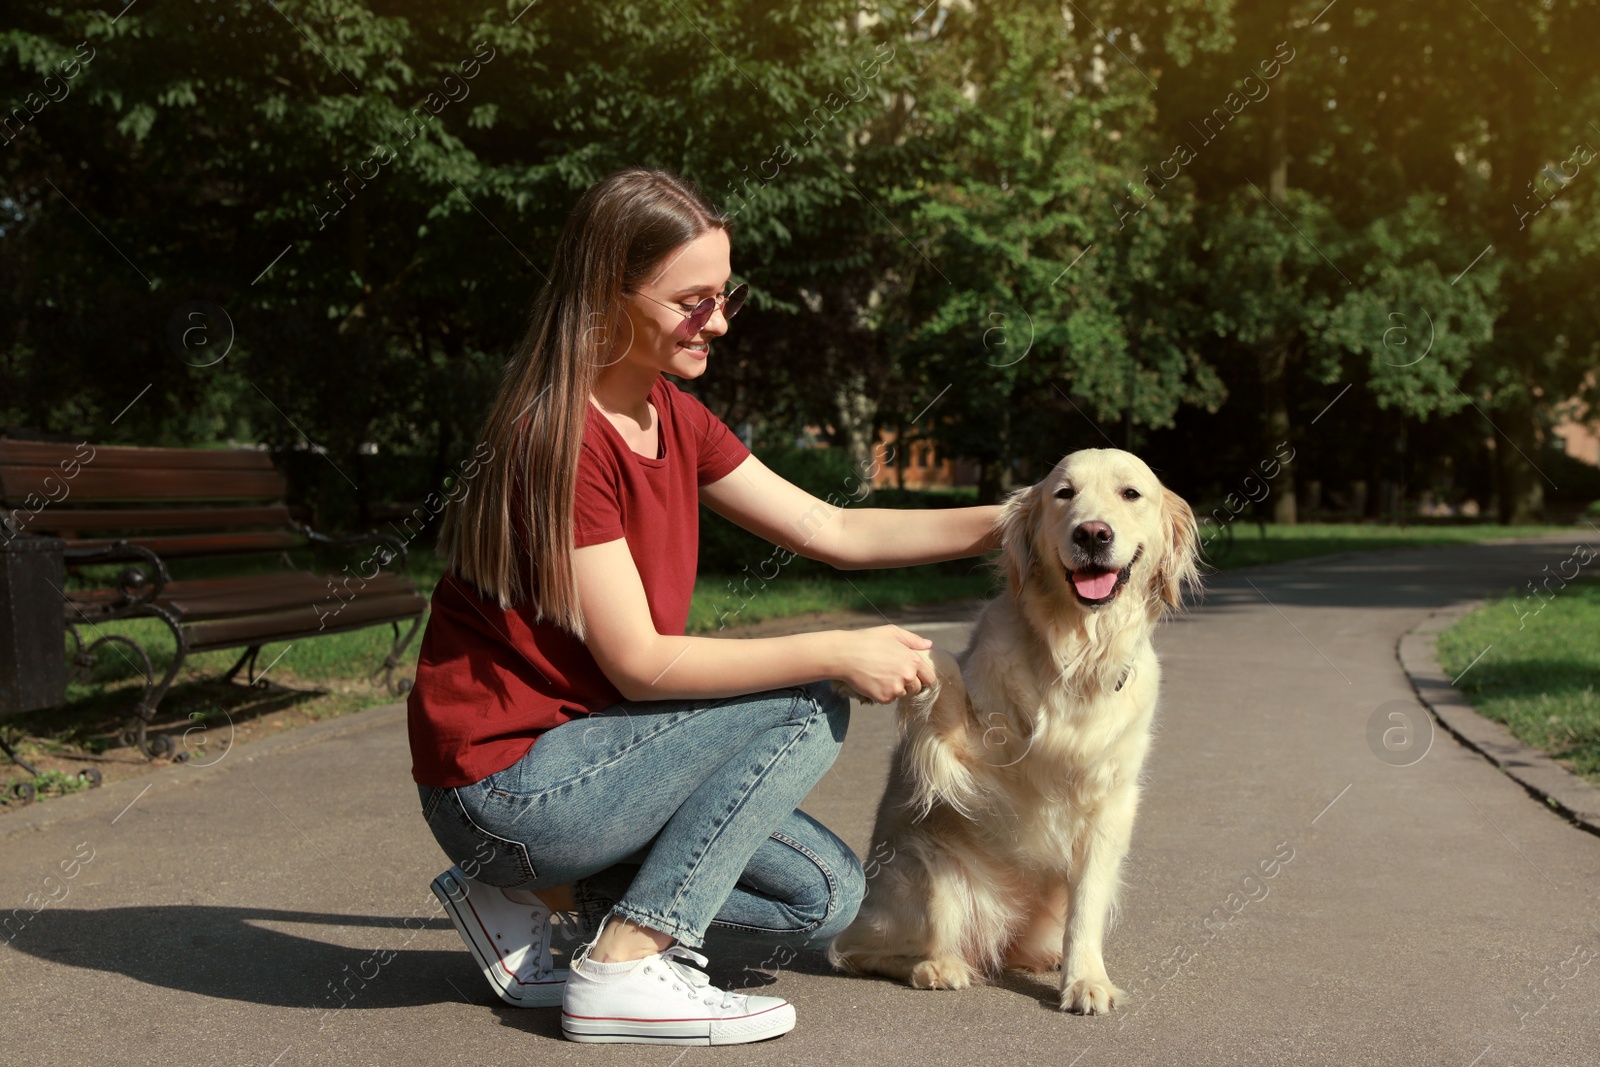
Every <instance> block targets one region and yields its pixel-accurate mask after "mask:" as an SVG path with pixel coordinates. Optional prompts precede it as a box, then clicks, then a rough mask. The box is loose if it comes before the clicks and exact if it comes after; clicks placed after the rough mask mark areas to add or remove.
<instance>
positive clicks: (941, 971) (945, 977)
mask: <svg viewBox="0 0 1600 1067" xmlns="http://www.w3.org/2000/svg"><path fill="white" fill-rule="evenodd" d="M972 977H973V971H972V968H971V967H969V966H967V963H966V961H965V960H962V959H960V958H958V957H955V956H942V957H940V958H939V959H934V960H923V961H922V962H921V963H919V964H917V965H916V966H915V967H913V968H911V985H912V988H914V989H965V988H967V987H968V986H970V985H971V984H972Z"/></svg>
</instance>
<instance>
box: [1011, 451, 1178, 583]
mask: <svg viewBox="0 0 1600 1067" xmlns="http://www.w3.org/2000/svg"><path fill="white" fill-rule="evenodd" d="M1000 525H1001V530H1002V543H1001V560H1002V566H1003V568H1004V570H1005V572H1006V575H1007V579H1008V582H1009V585H1010V588H1011V593H1012V595H1013V596H1020V595H1022V593H1023V592H1024V591H1025V590H1026V589H1027V588H1028V587H1029V583H1030V581H1031V582H1034V583H1037V587H1038V588H1039V590H1040V591H1041V592H1044V593H1047V594H1057V595H1060V596H1062V597H1063V598H1070V601H1071V602H1074V603H1076V604H1077V605H1078V606H1079V607H1081V608H1083V609H1085V610H1088V611H1099V610H1101V609H1103V608H1105V607H1107V606H1108V605H1110V604H1113V603H1115V602H1116V601H1118V600H1119V599H1121V598H1123V597H1124V596H1126V595H1127V591H1128V589H1129V588H1130V587H1131V588H1132V589H1133V590H1134V596H1135V597H1136V598H1137V599H1139V600H1141V601H1143V602H1144V603H1145V604H1146V606H1147V607H1148V608H1149V609H1150V610H1151V611H1152V612H1153V613H1157V614H1159V613H1160V612H1161V611H1163V610H1165V609H1166V608H1176V607H1178V606H1179V604H1180V603H1181V602H1182V599H1183V594H1184V592H1185V591H1186V590H1189V589H1193V588H1195V587H1197V586H1198V585H1199V581H1200V571H1199V566H1198V553H1199V547H1200V542H1199V535H1198V528H1197V526H1196V523H1195V518H1194V512H1193V511H1192V510H1190V508H1189V505H1188V504H1187V503H1185V502H1184V500H1183V498H1182V497H1180V496H1178V494H1176V493H1174V492H1173V491H1172V490H1170V489H1167V488H1166V487H1164V486H1163V485H1162V484H1161V481H1160V480H1159V479H1158V478H1157V477H1156V476H1155V474H1154V473H1153V472H1152V471H1151V470H1150V468H1149V467H1147V466H1145V464H1144V461H1143V460H1141V459H1139V457H1137V456H1135V455H1133V454H1131V453H1128V452H1123V451H1121V450H1119V449H1112V448H1086V449H1083V450H1081V451H1078V452H1073V453H1072V454H1071V455H1069V456H1067V457H1066V458H1065V459H1063V460H1062V461H1061V462H1060V463H1057V464H1056V466H1055V469H1053V470H1052V471H1051V472H1050V473H1049V474H1048V475H1047V476H1046V477H1045V479H1044V480H1043V481H1041V482H1039V483H1038V484H1037V485H1033V486H1029V487H1028V488H1026V489H1019V490H1017V491H1016V492H1015V493H1013V494H1012V495H1011V496H1010V497H1009V498H1008V499H1007V500H1006V502H1005V506H1004V508H1003V509H1002V511H1001V516H1000Z"/></svg>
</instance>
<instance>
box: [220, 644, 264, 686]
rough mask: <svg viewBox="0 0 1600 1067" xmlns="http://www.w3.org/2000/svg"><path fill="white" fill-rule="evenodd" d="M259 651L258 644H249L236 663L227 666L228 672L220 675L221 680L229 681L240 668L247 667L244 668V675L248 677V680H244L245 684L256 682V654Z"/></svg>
mask: <svg viewBox="0 0 1600 1067" xmlns="http://www.w3.org/2000/svg"><path fill="white" fill-rule="evenodd" d="M260 653H261V646H260V645H251V646H250V647H249V648H247V649H245V650H244V655H242V656H240V657H239V661H238V662H237V663H235V664H234V665H233V666H231V667H229V668H228V673H227V674H224V675H223V676H222V680H223V681H224V682H231V681H233V680H234V678H235V677H236V676H237V675H238V673H239V671H240V670H241V669H246V668H248V669H246V670H245V677H246V678H248V679H249V681H248V682H246V683H245V684H246V685H255V684H256V656H258V655H259V654H260Z"/></svg>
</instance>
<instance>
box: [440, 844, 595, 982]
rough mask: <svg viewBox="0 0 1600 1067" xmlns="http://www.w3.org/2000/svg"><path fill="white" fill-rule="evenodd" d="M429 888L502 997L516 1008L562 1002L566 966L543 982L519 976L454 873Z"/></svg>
mask: <svg viewBox="0 0 1600 1067" xmlns="http://www.w3.org/2000/svg"><path fill="white" fill-rule="evenodd" d="M432 889H433V895H434V896H435V897H438V898H439V903H440V904H442V905H443V906H444V912H445V914H446V915H448V916H450V921H451V922H452V923H453V924H455V928H456V933H458V934H460V935H461V940H462V941H464V942H466V945H467V948H468V950H469V951H471V953H472V958H473V959H474V960H475V961H476V962H477V964H478V969H479V970H481V971H482V972H483V976H484V978H486V979H487V980H488V982H489V985H490V986H492V987H493V988H494V991H495V993H496V995H498V996H499V997H500V999H501V1000H503V1001H505V1002H506V1003H507V1004H510V1005H511V1006H512V1007H517V1008H555V1007H559V1006H560V1005H561V997H562V994H563V993H564V992H565V991H566V988H567V971H566V969H565V968H560V967H558V968H556V969H555V970H554V971H553V972H551V975H550V977H549V979H547V980H543V981H536V982H530V981H526V980H523V979H519V978H518V977H517V975H516V973H515V972H514V971H513V970H512V969H511V968H510V967H508V966H506V963H505V959H504V958H503V957H502V956H501V954H500V950H499V948H498V947H496V945H495V943H494V938H493V937H492V936H490V934H489V932H488V930H487V929H486V928H485V925H484V922H483V920H482V918H481V917H479V915H478V912H477V909H476V908H475V907H474V906H473V903H472V895H471V893H470V892H469V891H468V888H467V886H466V885H465V884H464V883H463V882H462V881H461V879H460V878H459V877H458V876H457V875H456V872H455V871H453V870H450V871H445V872H444V873H443V874H441V875H439V877H437V878H435V879H434V880H433V885H432Z"/></svg>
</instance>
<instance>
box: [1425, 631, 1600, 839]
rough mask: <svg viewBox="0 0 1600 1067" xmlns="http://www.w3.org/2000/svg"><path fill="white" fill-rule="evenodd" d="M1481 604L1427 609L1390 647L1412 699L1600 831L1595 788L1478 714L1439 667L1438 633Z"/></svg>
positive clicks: (1570, 815)
mask: <svg viewBox="0 0 1600 1067" xmlns="http://www.w3.org/2000/svg"><path fill="white" fill-rule="evenodd" d="M1482 604H1483V601H1482V600H1473V601H1468V602H1467V603H1464V604H1456V605H1453V606H1451V607H1448V608H1441V609H1440V610H1438V611H1435V612H1432V613H1431V614H1429V615H1428V617H1427V618H1425V619H1423V620H1422V622H1420V623H1418V624H1417V625H1416V626H1415V627H1413V628H1412V629H1411V631H1410V632H1408V633H1406V634H1405V635H1403V636H1402V637H1401V638H1400V640H1399V642H1398V644H1397V645H1396V646H1395V656H1396V658H1397V659H1399V661H1400V667H1401V669H1402V670H1404V671H1405V672H1406V675H1407V676H1408V677H1409V678H1410V679H1411V686H1412V688H1413V689H1415V690H1416V691H1417V699H1419V700H1421V701H1422V703H1423V705H1424V706H1426V707H1427V708H1428V710H1430V711H1432V712H1433V715H1434V718H1436V719H1438V721H1439V723H1440V725H1442V726H1443V727H1444V728H1445V729H1446V730H1447V731H1449V733H1450V734H1451V736H1453V737H1454V738H1455V739H1456V740H1457V741H1460V742H1461V743H1462V744H1463V745H1466V746H1467V747H1468V748H1470V749H1472V750H1473V751H1474V752H1477V753H1478V754H1479V755H1481V756H1483V757H1484V758H1485V759H1487V760H1489V762H1491V763H1493V764H1494V765H1495V766H1496V767H1499V768H1500V769H1501V770H1502V771H1504V772H1505V773H1506V774H1507V775H1509V776H1510V777H1511V778H1512V779H1514V780H1515V781H1516V782H1517V783H1518V784H1519V785H1521V786H1522V787H1523V788H1524V789H1526V790H1527V791H1528V792H1529V793H1530V794H1532V795H1533V796H1534V797H1536V798H1537V799H1539V800H1541V801H1543V802H1544V803H1545V804H1546V805H1548V806H1549V807H1551V808H1553V809H1554V810H1555V811H1557V812H1559V813H1560V814H1561V815H1563V816H1565V817H1566V818H1567V819H1569V820H1570V821H1572V822H1573V823H1575V824H1577V825H1578V826H1579V827H1581V828H1582V829H1585V830H1588V831H1589V832H1590V833H1592V834H1600V789H1596V788H1595V787H1594V786H1592V785H1590V784H1589V783H1588V782H1586V781H1585V780H1584V779H1583V778H1581V777H1579V776H1578V775H1576V774H1574V773H1573V772H1571V771H1569V770H1567V768H1565V767H1563V766H1562V765H1561V764H1559V763H1557V762H1556V761H1555V760H1554V759H1552V758H1550V757H1549V756H1547V755H1545V754H1544V753H1543V752H1540V751H1539V750H1537V749H1533V748H1529V747H1528V746H1527V745H1525V744H1523V743H1522V742H1521V741H1518V740H1517V739H1516V738H1515V737H1514V736H1512V733H1511V731H1510V730H1509V729H1507V728H1506V727H1505V726H1504V725H1503V724H1501V723H1498V722H1495V721H1494V720H1493V719H1490V718H1486V717H1485V716H1483V715H1480V714H1479V713H1478V711H1477V709H1476V708H1474V707H1473V706H1472V704H1471V702H1470V701H1468V700H1467V698H1466V697H1465V696H1464V695H1463V694H1462V693H1461V691H1460V690H1458V689H1456V687H1455V686H1454V685H1452V684H1451V679H1450V676H1449V675H1447V674H1445V673H1444V670H1443V669H1442V668H1441V667H1440V666H1439V660H1438V656H1437V653H1436V651H1435V648H1436V644H1437V642H1438V638H1439V634H1441V633H1443V632H1444V631H1445V630H1446V629H1448V628H1449V627H1450V626H1451V625H1453V624H1454V623H1455V622H1456V620H1457V619H1459V618H1461V617H1462V616H1463V615H1465V614H1466V613H1467V612H1469V611H1471V610H1473V609H1474V608H1476V607H1479V606H1481V605H1482Z"/></svg>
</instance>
